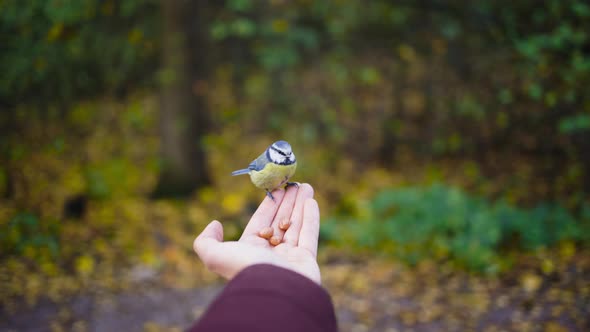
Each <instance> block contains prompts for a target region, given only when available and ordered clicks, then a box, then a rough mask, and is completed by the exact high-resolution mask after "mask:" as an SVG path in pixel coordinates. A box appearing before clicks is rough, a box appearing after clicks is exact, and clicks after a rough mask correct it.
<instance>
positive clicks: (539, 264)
mask: <svg viewBox="0 0 590 332" xmlns="http://www.w3.org/2000/svg"><path fill="white" fill-rule="evenodd" d="M322 261H323V262H324V263H323V264H322V271H323V282H324V286H325V287H326V288H327V289H328V291H329V292H330V294H331V295H332V298H333V300H334V304H335V306H336V310H337V316H338V320H339V325H340V330H341V331H547V332H559V331H588V330H589V329H590V318H589V317H590V252H588V251H581V252H577V253H575V252H574V251H572V248H571V247H569V246H563V247H562V248H560V249H559V250H557V251H556V252H538V253H537V254H534V255H532V254H531V255H526V256H521V257H519V258H518V262H517V263H516V266H515V268H514V269H513V270H512V271H511V272H509V273H505V274H502V275H500V276H497V277H485V276H478V275H473V274H470V273H467V272H461V271H457V270H456V269H451V268H448V267H447V266H446V265H444V264H435V263H432V262H425V263H422V264H420V265H418V266H416V267H408V266H406V265H402V264H399V263H396V262H393V261H391V260H386V259H378V258H370V257H361V256H356V257H340V255H333V254H331V253H329V252H328V253H327V254H325V255H324V256H323V257H322ZM194 264H195V265H199V264H200V263H198V262H197V261H196V260H195V262H194ZM136 273H141V271H139V272H136ZM144 274H145V273H144ZM144 277H145V276H144ZM158 280H159V277H158V276H155V275H152V276H147V277H146V278H145V279H143V280H142V281H141V282H137V283H136V284H133V285H132V286H131V287H129V288H128V289H127V290H125V291H122V292H115V293H110V292H104V293H101V292H94V293H88V294H80V295H78V296H75V297H73V298H72V299H71V300H68V301H65V302H64V303H61V304H55V303H53V302H51V301H49V300H43V301H40V302H39V303H38V304H37V305H35V306H34V307H32V308H22V309H20V310H17V311H16V312H13V313H8V312H6V311H3V312H2V313H1V314H0V330H2V331H11V330H14V331H123V330H125V331H182V330H184V329H185V328H186V327H188V326H189V325H190V324H191V323H192V322H193V321H194V320H195V319H198V317H199V316H200V315H201V314H202V313H203V311H204V310H205V309H206V307H207V305H208V303H210V301H211V300H212V299H213V298H214V297H215V295H216V294H217V293H218V292H219V291H220V290H221V288H222V285H223V283H220V282H213V283H212V284H211V285H209V286H203V287H198V288H194V287H193V288H172V287H170V286H164V283H162V282H161V280H160V281H158ZM211 280H212V281H213V280H214V279H211ZM217 281H219V280H217Z"/></svg>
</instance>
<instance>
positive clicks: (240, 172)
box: [231, 168, 250, 176]
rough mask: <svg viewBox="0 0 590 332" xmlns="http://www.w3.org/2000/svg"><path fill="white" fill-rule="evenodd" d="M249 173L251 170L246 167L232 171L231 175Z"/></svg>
mask: <svg viewBox="0 0 590 332" xmlns="http://www.w3.org/2000/svg"><path fill="white" fill-rule="evenodd" d="M248 173H250V170H249V169H247V168H244V169H239V170H237V171H233V172H231V175H232V176H236V175H242V174H248Z"/></svg>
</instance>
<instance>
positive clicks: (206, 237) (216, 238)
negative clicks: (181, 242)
mask: <svg viewBox="0 0 590 332" xmlns="http://www.w3.org/2000/svg"><path fill="white" fill-rule="evenodd" d="M222 241H223V226H222V225H221V223H220V222H219V221H217V220H213V221H212V222H210V223H209V225H207V227H205V229H204V230H203V231H202V232H201V234H199V236H197V238H196V239H195V241H194V242H193V249H194V250H195V252H196V253H197V255H199V257H200V258H201V260H202V261H203V262H204V263H205V264H207V261H208V257H210V256H211V254H212V251H213V250H215V247H216V246H217V245H218V244H219V243H221V242H222Z"/></svg>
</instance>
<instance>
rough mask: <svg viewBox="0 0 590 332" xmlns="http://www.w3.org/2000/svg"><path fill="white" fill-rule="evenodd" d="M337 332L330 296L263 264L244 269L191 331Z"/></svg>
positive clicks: (299, 277)
mask: <svg viewBox="0 0 590 332" xmlns="http://www.w3.org/2000/svg"><path fill="white" fill-rule="evenodd" d="M277 329H280V330H281V331H283V332H289V331H311V332H313V331H322V332H330V331H337V327H336V318H335V314H334V307H333V305H332V301H331V299H330V295H329V294H328V293H327V292H326V291H325V290H324V289H323V288H322V287H320V286H319V285H317V284H316V283H314V282H313V281H311V280H310V279H308V278H306V277H304V276H303V275H300V274H298V273H296V272H293V271H290V270H286V269H283V268H280V267H276V266H273V265H267V264H260V265H254V266H251V267H248V268H246V269H244V270H243V271H242V272H240V273H239V274H238V275H237V276H236V277H235V278H234V279H233V280H232V281H231V282H230V283H229V284H228V285H227V286H226V288H225V289H224V290H223V292H222V293H221V294H220V295H219V297H218V298H217V299H216V300H215V301H214V302H213V304H211V306H210V307H209V309H208V310H207V312H205V314H204V315H203V317H201V319H200V321H198V322H197V323H196V324H195V325H194V326H193V327H192V329H191V331H193V332H201V331H263V332H264V331H276V330H277Z"/></svg>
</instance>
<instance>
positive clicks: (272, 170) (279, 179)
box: [250, 162, 297, 191]
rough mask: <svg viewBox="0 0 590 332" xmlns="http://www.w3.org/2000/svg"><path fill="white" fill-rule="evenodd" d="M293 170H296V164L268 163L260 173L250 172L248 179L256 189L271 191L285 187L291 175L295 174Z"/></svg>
mask: <svg viewBox="0 0 590 332" xmlns="http://www.w3.org/2000/svg"><path fill="white" fill-rule="evenodd" d="M295 169H297V162H295V163H293V164H291V165H277V164H274V163H268V164H266V166H264V168H263V169H262V170H260V171H251V172H250V179H251V180H252V183H254V185H255V186H256V187H258V188H260V189H265V190H268V191H273V190H274V189H276V188H278V187H280V186H283V185H285V184H286V183H287V181H289V179H290V178H291V177H292V176H293V174H295Z"/></svg>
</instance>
